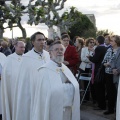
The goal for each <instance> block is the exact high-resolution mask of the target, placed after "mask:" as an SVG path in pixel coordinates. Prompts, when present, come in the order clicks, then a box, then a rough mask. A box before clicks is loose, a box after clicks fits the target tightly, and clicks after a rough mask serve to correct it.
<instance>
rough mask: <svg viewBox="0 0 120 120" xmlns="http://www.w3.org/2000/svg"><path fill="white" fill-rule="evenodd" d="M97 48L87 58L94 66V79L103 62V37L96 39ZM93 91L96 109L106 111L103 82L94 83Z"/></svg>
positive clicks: (104, 50)
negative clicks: (96, 104)
mask: <svg viewBox="0 0 120 120" xmlns="http://www.w3.org/2000/svg"><path fill="white" fill-rule="evenodd" d="M96 40H97V41H96V42H97V45H98V46H97V47H96V49H95V54H94V55H93V56H88V58H89V60H90V61H91V62H92V63H94V64H95V69H94V78H95V76H96V74H97V72H98V69H99V67H100V65H101V63H102V61H103V58H104V55H105V53H106V47H105V45H104V40H105V38H104V37H103V36H98V37H97V39H96ZM93 85H94V88H95V89H94V90H95V96H96V101H97V103H98V107H97V108H96V110H98V109H102V110H104V109H106V102H105V85H104V83H103V82H99V83H97V82H96V81H94V84H93Z"/></svg>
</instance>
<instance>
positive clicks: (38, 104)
mask: <svg viewBox="0 0 120 120" xmlns="http://www.w3.org/2000/svg"><path fill="white" fill-rule="evenodd" d="M64 51H65V48H64V46H63V45H62V44H61V42H60V41H56V42H54V43H53V44H52V45H51V47H50V55H51V60H50V61H49V62H48V63H46V64H45V65H43V66H42V67H40V68H39V69H38V74H36V76H34V77H35V78H34V84H35V86H36V89H35V90H36V91H35V93H34V94H35V99H34V105H33V108H32V115H31V119H30V120H80V95H79V85H78V82H77V80H76V78H75V77H74V75H73V74H72V73H71V71H70V70H69V69H68V68H67V67H66V66H65V65H64V64H62V62H63V60H64ZM31 88H32V86H31ZM16 120H17V119H16Z"/></svg>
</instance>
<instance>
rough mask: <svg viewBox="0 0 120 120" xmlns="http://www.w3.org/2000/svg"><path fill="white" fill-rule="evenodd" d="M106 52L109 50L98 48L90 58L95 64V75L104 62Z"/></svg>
mask: <svg viewBox="0 0 120 120" xmlns="http://www.w3.org/2000/svg"><path fill="white" fill-rule="evenodd" d="M106 50H107V49H106V47H105V46H97V47H96V49H95V54H94V55H93V56H92V57H90V58H89V60H90V61H91V62H93V63H95V75H96V73H97V71H98V69H99V67H100V65H101V63H102V61H103V58H104V56H105V53H106Z"/></svg>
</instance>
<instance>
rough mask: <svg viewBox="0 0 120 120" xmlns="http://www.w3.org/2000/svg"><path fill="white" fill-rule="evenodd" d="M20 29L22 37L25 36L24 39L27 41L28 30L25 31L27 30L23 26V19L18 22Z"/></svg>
mask: <svg viewBox="0 0 120 120" xmlns="http://www.w3.org/2000/svg"><path fill="white" fill-rule="evenodd" d="M18 27H19V28H20V29H21V31H22V36H23V38H24V39H26V37H27V35H26V30H25V28H23V26H22V25H21V18H19V20H18Z"/></svg>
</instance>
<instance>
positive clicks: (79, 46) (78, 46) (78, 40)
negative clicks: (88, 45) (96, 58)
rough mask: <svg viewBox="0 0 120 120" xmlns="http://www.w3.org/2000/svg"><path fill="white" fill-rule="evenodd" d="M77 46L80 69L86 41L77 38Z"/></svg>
mask: <svg viewBox="0 0 120 120" xmlns="http://www.w3.org/2000/svg"><path fill="white" fill-rule="evenodd" d="M75 45H76V50H77V52H78V54H79V60H80V62H79V64H78V67H79V66H80V63H81V50H82V48H83V47H84V39H83V38H79V37H78V38H77V39H76V41H75Z"/></svg>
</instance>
